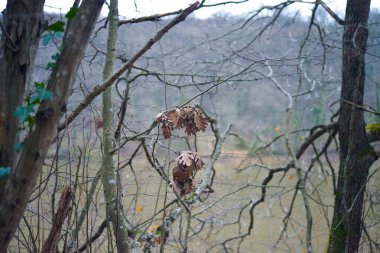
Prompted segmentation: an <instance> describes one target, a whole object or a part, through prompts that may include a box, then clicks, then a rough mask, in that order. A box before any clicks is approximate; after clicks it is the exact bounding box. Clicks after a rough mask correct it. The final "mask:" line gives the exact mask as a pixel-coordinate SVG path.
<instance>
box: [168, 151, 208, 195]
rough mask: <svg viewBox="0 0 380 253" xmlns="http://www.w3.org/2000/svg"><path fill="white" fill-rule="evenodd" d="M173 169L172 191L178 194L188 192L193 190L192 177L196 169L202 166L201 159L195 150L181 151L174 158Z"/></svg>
mask: <svg viewBox="0 0 380 253" xmlns="http://www.w3.org/2000/svg"><path fill="white" fill-rule="evenodd" d="M176 162H177V164H176V166H175V167H174V169H173V185H172V187H173V191H174V192H176V193H177V194H178V195H180V196H184V195H186V194H189V193H191V192H192V190H193V178H194V176H195V173H196V171H197V170H200V169H201V168H202V166H203V161H202V159H201V158H200V157H199V156H198V154H197V153H196V152H192V151H182V152H181V155H180V156H178V157H177V159H176Z"/></svg>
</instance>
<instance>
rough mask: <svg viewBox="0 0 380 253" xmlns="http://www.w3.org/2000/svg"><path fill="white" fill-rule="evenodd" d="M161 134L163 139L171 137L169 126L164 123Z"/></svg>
mask: <svg viewBox="0 0 380 253" xmlns="http://www.w3.org/2000/svg"><path fill="white" fill-rule="evenodd" d="M162 133H163V134H164V138H165V139H169V138H170V136H171V135H172V130H171V128H170V126H168V125H166V123H163V124H162Z"/></svg>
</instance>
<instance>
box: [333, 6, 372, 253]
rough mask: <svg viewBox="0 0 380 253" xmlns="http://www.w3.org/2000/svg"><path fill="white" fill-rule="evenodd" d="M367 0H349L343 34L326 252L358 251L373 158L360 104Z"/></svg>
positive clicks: (363, 74) (362, 89)
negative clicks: (334, 178) (336, 168)
mask: <svg viewBox="0 0 380 253" xmlns="http://www.w3.org/2000/svg"><path fill="white" fill-rule="evenodd" d="M370 3H371V1H370V0H348V1H347V7H346V18H345V24H344V34H343V57H342V91H341V104H340V116H339V141H340V166H339V178H338V186H337V191H336V196H335V205H334V215H333V221H332V227H331V231H330V239H329V245H328V252H330V253H338V252H339V253H342V252H346V253H348V252H357V251H358V247H359V242H360V237H361V232H362V224H363V223H362V212H363V199H364V191H365V188H366V180H367V176H368V171H369V167H370V166H371V164H372V163H373V162H374V160H375V158H374V156H373V155H372V154H373V153H372V150H371V146H370V143H369V140H368V138H367V135H366V131H365V122H364V114H363V111H362V110H360V109H358V108H357V107H356V106H355V105H362V104H363V96H364V80H365V61H364V58H365V52H366V45H367V38H368V29H367V20H368V16H369V10H370Z"/></svg>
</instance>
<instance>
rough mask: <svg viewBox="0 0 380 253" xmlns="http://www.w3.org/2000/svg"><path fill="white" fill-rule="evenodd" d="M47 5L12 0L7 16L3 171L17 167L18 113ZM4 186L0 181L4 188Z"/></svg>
mask: <svg viewBox="0 0 380 253" xmlns="http://www.w3.org/2000/svg"><path fill="white" fill-rule="evenodd" d="M44 2H45V1H44V0H33V1H29V0H24V1H15V0H9V1H8V2H7V8H6V11H5V12H4V16H3V28H4V30H3V33H2V36H1V42H0V79H1V82H0V167H1V166H4V167H11V168H14V167H15V164H16V159H17V154H16V152H15V145H16V141H17V138H16V133H17V127H16V126H17V124H18V120H17V117H15V116H14V112H15V111H16V107H17V106H18V105H21V104H22V101H23V96H24V93H25V90H28V86H29V79H30V75H31V69H32V66H33V62H34V58H35V53H36V50H37V46H38V41H39V38H40V35H41V33H42V31H43V30H44V26H45V25H44V24H45V21H44V13H43V6H44ZM4 183H5V180H4V179H0V185H3V184H4ZM2 194H3V191H2V190H1V188H0V196H2Z"/></svg>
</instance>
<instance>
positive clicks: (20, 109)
mask: <svg viewBox="0 0 380 253" xmlns="http://www.w3.org/2000/svg"><path fill="white" fill-rule="evenodd" d="M32 112H34V106H33V105H28V106H26V107H24V106H21V105H19V106H17V108H16V111H15V113H14V115H15V116H17V117H18V118H19V120H20V121H21V122H25V120H26V118H28V116H29V114H30V113H32Z"/></svg>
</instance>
